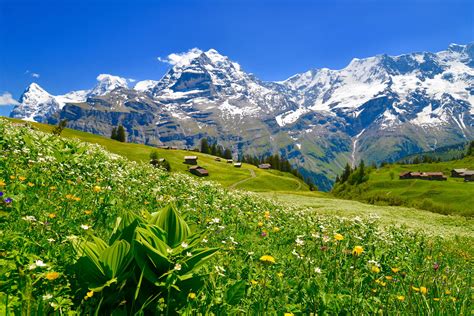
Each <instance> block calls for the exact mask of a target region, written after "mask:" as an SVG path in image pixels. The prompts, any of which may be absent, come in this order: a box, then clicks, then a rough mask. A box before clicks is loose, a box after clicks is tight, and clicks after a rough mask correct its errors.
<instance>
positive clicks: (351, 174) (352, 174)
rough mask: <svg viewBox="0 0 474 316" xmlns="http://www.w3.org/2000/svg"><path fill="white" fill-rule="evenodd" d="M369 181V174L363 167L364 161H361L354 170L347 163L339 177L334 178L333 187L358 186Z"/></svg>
mask: <svg viewBox="0 0 474 316" xmlns="http://www.w3.org/2000/svg"><path fill="white" fill-rule="evenodd" d="M368 180H369V172H368V169H367V167H366V166H365V163H364V160H361V162H360V164H359V165H358V166H356V167H355V168H352V167H351V166H350V165H349V163H347V164H346V167H345V168H344V171H343V172H342V174H341V175H340V176H339V175H337V176H336V181H335V184H334V187H336V186H337V185H341V184H343V183H348V184H350V185H358V184H361V183H364V182H367V181H368Z"/></svg>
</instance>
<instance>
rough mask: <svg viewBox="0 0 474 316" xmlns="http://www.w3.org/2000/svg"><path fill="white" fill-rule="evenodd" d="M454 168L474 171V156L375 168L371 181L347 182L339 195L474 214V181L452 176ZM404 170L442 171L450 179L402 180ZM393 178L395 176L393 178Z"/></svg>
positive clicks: (371, 173) (338, 189) (378, 202)
mask: <svg viewBox="0 0 474 316" xmlns="http://www.w3.org/2000/svg"><path fill="white" fill-rule="evenodd" d="M454 168H467V169H471V170H474V157H473V156H471V157H465V158H463V159H460V160H453V161H446V162H439V163H424V164H415V165H399V164H393V165H387V166H384V167H382V168H379V169H372V170H371V172H370V177H369V180H368V181H367V182H365V183H362V184H360V185H358V186H349V185H347V184H343V185H342V186H339V187H338V188H336V189H335V190H334V192H335V194H336V195H337V196H340V197H344V198H351V199H356V200H360V201H365V202H369V203H375V204H381V205H404V206H411V207H416V208H420V209H424V210H428V211H431V212H437V213H441V214H458V215H463V216H474V208H473V205H474V183H473V182H464V181H463V179H462V178H451V177H450V176H451V170H452V169H454ZM403 171H422V172H423V171H425V172H427V171H441V172H443V173H444V174H445V175H447V176H448V180H447V181H427V180H419V179H413V180H399V177H398V176H399V174H400V173H401V172H403ZM392 178H393V179H392Z"/></svg>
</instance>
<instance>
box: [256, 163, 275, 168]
mask: <svg viewBox="0 0 474 316" xmlns="http://www.w3.org/2000/svg"><path fill="white" fill-rule="evenodd" d="M258 167H259V168H260V169H270V168H271V167H272V165H271V164H269V163H262V164H259V165H258Z"/></svg>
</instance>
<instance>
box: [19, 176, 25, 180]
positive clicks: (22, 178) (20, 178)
mask: <svg viewBox="0 0 474 316" xmlns="http://www.w3.org/2000/svg"><path fill="white" fill-rule="evenodd" d="M18 180H20V181H25V180H26V177H22V176H20V177H18Z"/></svg>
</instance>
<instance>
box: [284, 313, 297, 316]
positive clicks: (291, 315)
mask: <svg viewBox="0 0 474 316" xmlns="http://www.w3.org/2000/svg"><path fill="white" fill-rule="evenodd" d="M294 315H295V314H293V313H284V314H283V316H294Z"/></svg>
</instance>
